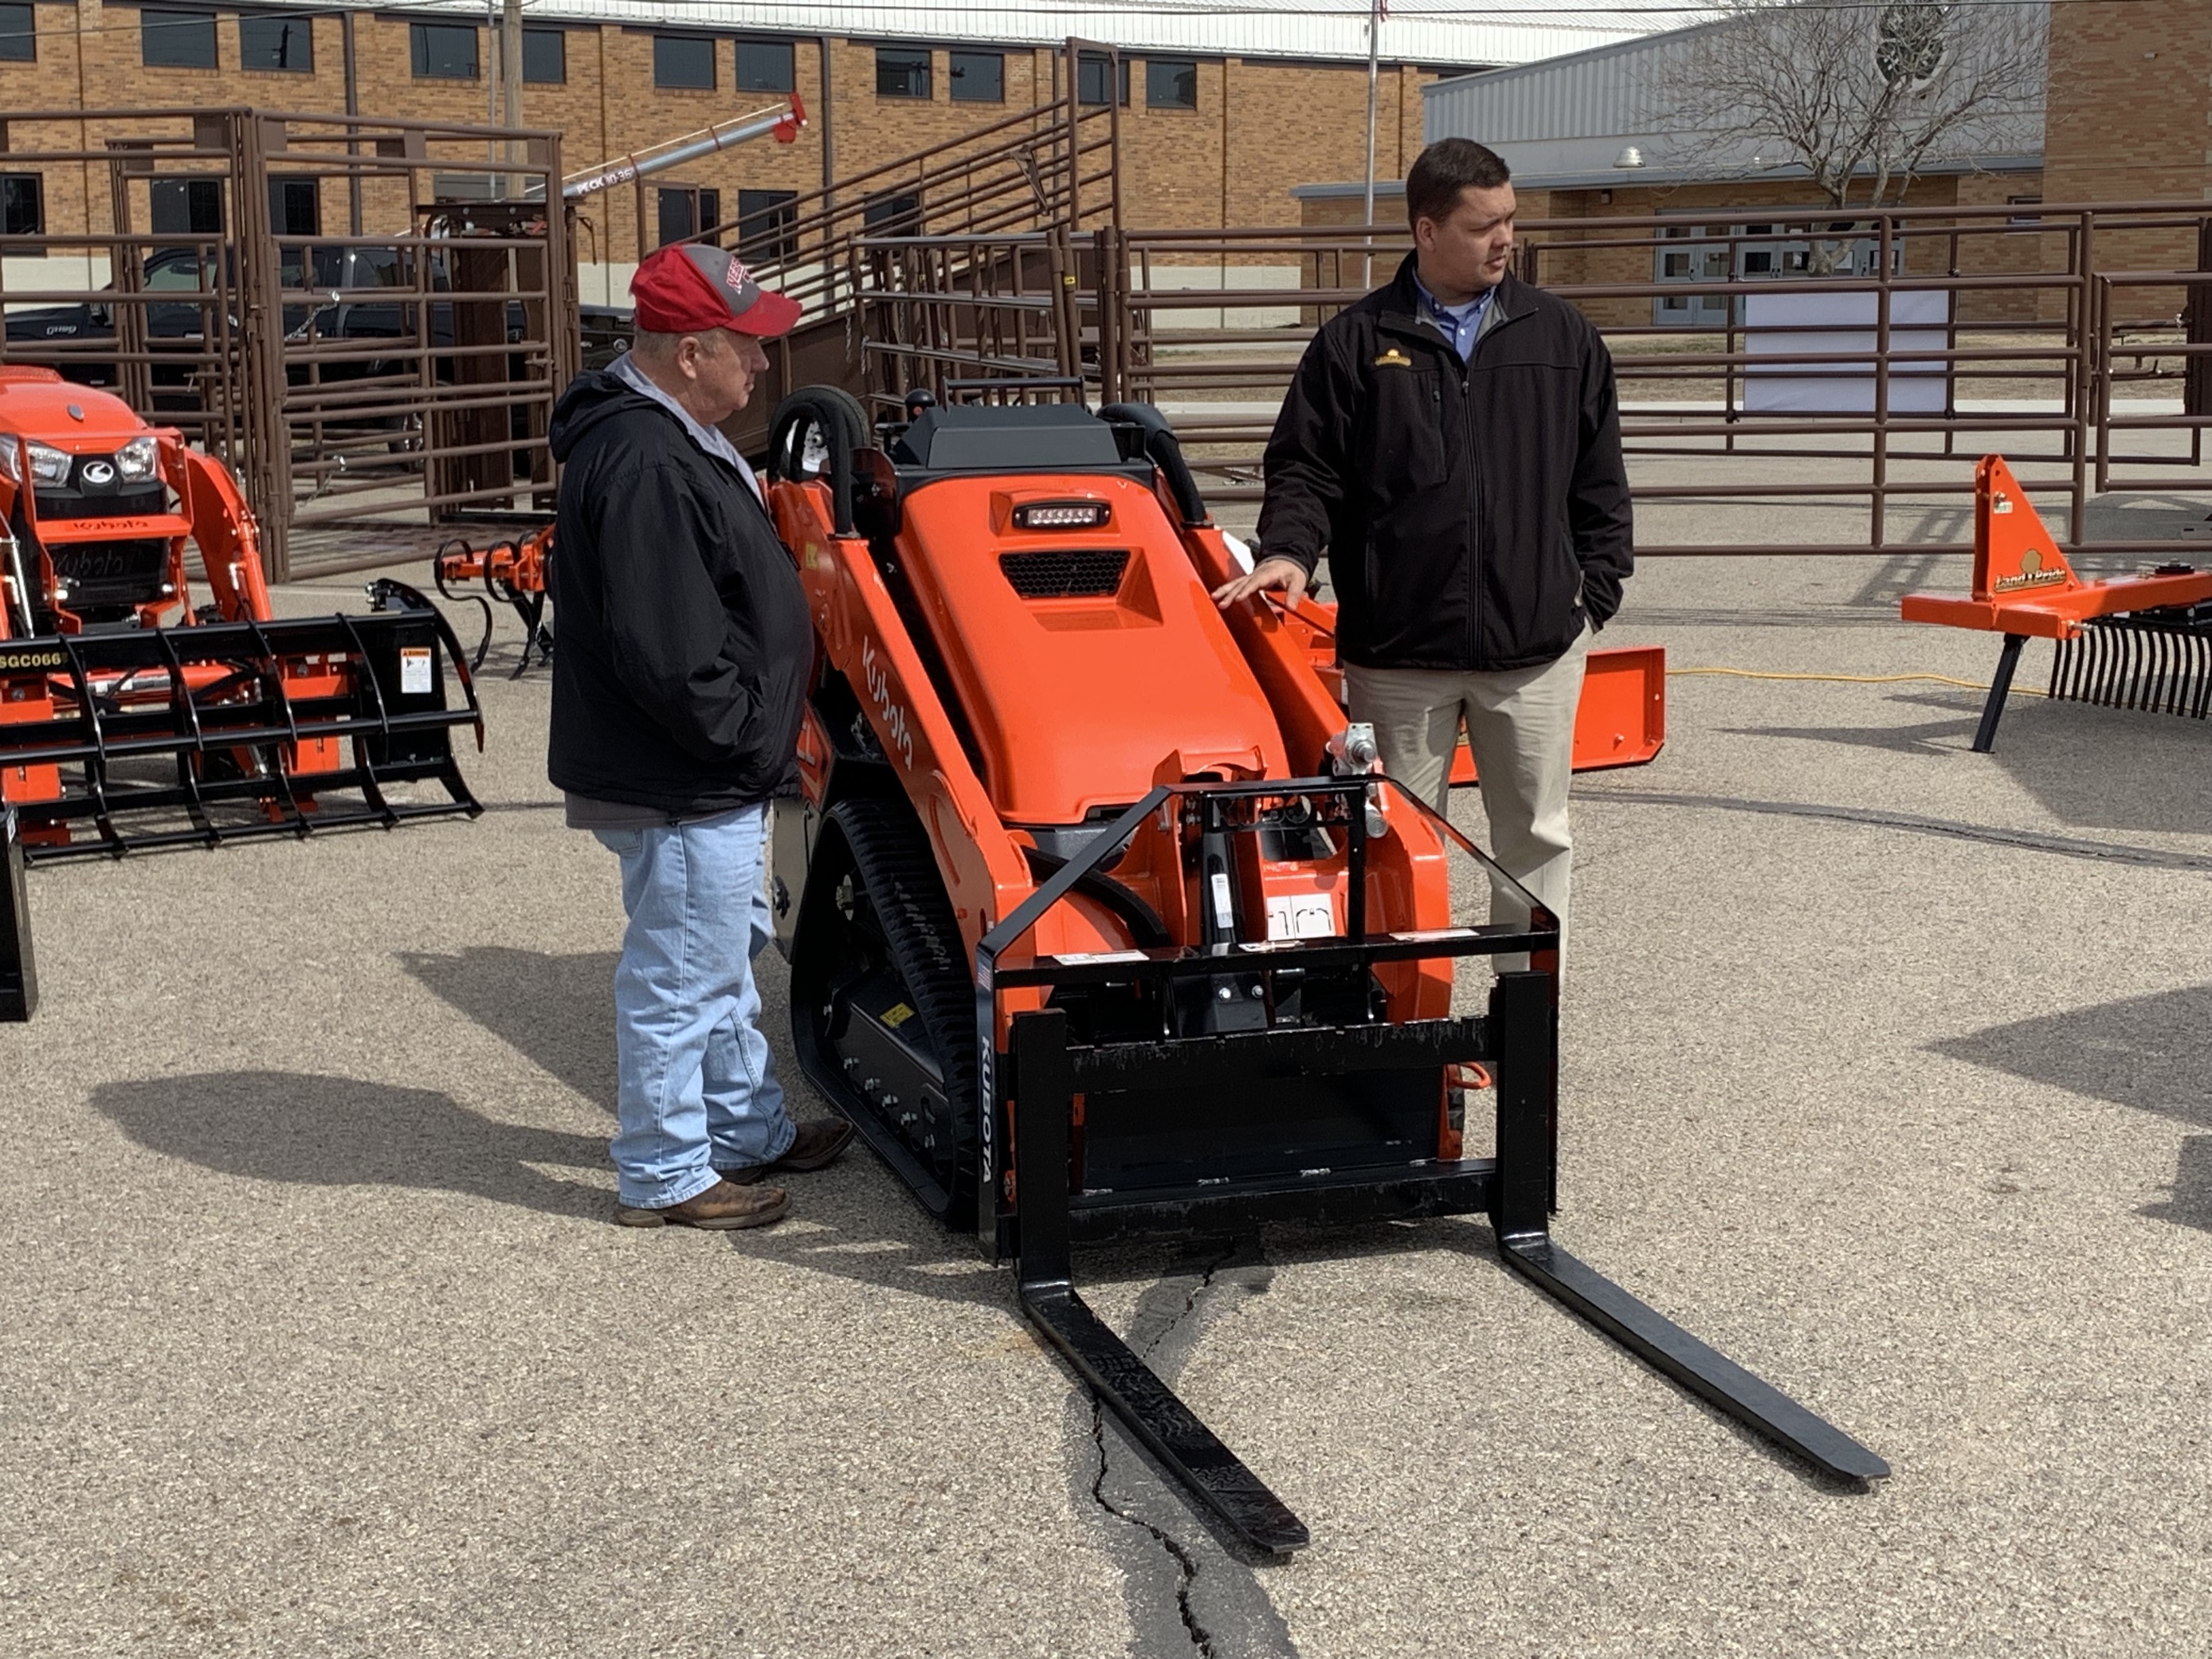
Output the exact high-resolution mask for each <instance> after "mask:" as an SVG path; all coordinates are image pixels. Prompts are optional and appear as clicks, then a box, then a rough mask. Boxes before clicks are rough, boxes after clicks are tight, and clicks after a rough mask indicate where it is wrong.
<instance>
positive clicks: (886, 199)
mask: <svg viewBox="0 0 2212 1659" xmlns="http://www.w3.org/2000/svg"><path fill="white" fill-rule="evenodd" d="M860 218H861V222H862V225H863V228H865V229H866V232H867V234H869V235H871V236H919V235H921V197H920V196H918V195H915V194H913V193H911V192H901V191H885V192H884V194H883V195H881V196H871V197H868V200H867V204H866V207H864V208H863V209H862V210H861V212H860Z"/></svg>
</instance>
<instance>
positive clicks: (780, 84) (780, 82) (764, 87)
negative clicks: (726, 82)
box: [738, 40, 799, 92]
mask: <svg viewBox="0 0 2212 1659" xmlns="http://www.w3.org/2000/svg"><path fill="white" fill-rule="evenodd" d="M798 86H799V67H798V65H797V64H796V63H794V62H793V54H792V46H791V42H790V41H788V40H740V41H738V91H739V92H791V91H794V90H796V89H797V88H798Z"/></svg>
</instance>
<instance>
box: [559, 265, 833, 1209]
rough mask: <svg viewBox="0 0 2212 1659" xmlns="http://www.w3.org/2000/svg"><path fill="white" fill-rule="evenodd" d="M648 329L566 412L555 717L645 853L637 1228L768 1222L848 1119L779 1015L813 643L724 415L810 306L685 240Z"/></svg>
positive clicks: (622, 992) (634, 1140)
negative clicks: (778, 951)
mask: <svg viewBox="0 0 2212 1659" xmlns="http://www.w3.org/2000/svg"><path fill="white" fill-rule="evenodd" d="M630 295H631V297H632V298H633V299H634V300H635V301H636V302H637V335H636V339H635V343H634V344H633V345H632V346H631V348H630V349H629V352H628V353H627V354H626V355H625V356H623V357H621V358H618V359H617V361H616V362H615V364H614V365H613V367H611V368H607V369H602V370H593V371H590V372H587V373H586V374H580V375H578V376H577V377H576V379H575V380H574V382H572V383H571V384H570V386H569V387H568V391H566V392H563V393H562V397H561V402H560V404H559V406H558V407H557V408H556V409H555V410H554V411H553V422H552V428H551V438H552V447H553V453H554V454H555V455H556V457H557V458H558V459H560V460H561V462H562V475H561V499H560V509H559V518H558V520H557V522H556V530H555V533H554V545H555V547H556V554H555V556H554V559H553V562H552V594H553V604H554V607H555V609H556V612H557V613H558V615H559V617H560V627H561V648H560V649H559V651H557V652H556V653H555V655H554V662H553V732H552V740H551V747H550V755H549V757H548V761H547V766H546V770H547V773H548V775H550V777H551V779H552V781H554V782H555V783H556V784H557V785H558V786H560V787H561V788H562V791H564V792H565V793H566V794H567V797H568V823H569V824H570V825H571V826H572V827H574V828H578V829H589V830H591V831H592V833H593V834H595V835H596V836H598V837H599V841H600V842H602V843H604V844H605V846H606V847H607V848H608V849H609V850H611V851H612V852H614V853H615V854H618V855H619V856H620V858H621V860H622V878H623V909H624V911H625V912H626V913H627V914H628V915H629V927H628V929H627V930H626V931H625V933H623V953H622V961H621V963H620V965H619V966H617V968H616V969H615V1014H616V1053H617V1066H618V1070H619V1073H620V1075H619V1085H618V1089H617V1100H616V1110H617V1117H618V1118H619V1120H620V1125H621V1127H620V1131H619V1133H617V1134H616V1136H615V1139H614V1145H613V1153H614V1161H615V1168H616V1171H617V1176H618V1185H617V1205H616V1211H615V1214H616V1218H617V1220H619V1221H621V1222H623V1224H624V1225H629V1226H637V1227H653V1226H661V1225H668V1224H671V1223H673V1224H676V1225H684V1226H693V1227H715V1228H726V1227H755V1226H760V1225H763V1224H765V1223H768V1222H772V1221H775V1220H778V1219H780V1218H781V1217H782V1215H783V1213H784V1211H785V1208H786V1207H787V1198H786V1195H785V1194H784V1192H783V1191H782V1189H781V1188H777V1187H769V1186H763V1185H760V1184H758V1183H759V1182H760V1178H761V1176H763V1174H765V1173H767V1172H769V1171H770V1170H775V1171H778V1172H781V1171H784V1170H817V1169H820V1168H821V1167H822V1166H823V1165H824V1164H828V1163H829V1162H830V1161H831V1160H832V1159H833V1158H836V1156H837V1155H838V1154H839V1153H840V1152H842V1151H843V1150H844V1147H845V1144H846V1142H847V1141H848V1140H849V1139H851V1137H852V1127H851V1125H849V1124H845V1123H822V1122H816V1123H809V1124H806V1125H804V1126H802V1127H797V1128H794V1127H793V1124H792V1122H791V1120H790V1119H789V1118H788V1117H787V1116H786V1115H785V1113H784V1109H783V1090H782V1087H781V1085H779V1084H778V1083H777V1081H776V1079H775V1070H774V1067H773V1065H772V1063H771V1060H770V1058H769V1045H768V1039H767V1038H766V1037H764V1036H762V1035H761V1031H760V1028H759V1024H758V1021H759V1016H760V992H759V989H758V987H757V986H756V985H755V983H754V981H753V975H752V958H753V957H755V956H757V954H758V953H759V951H760V948H761V946H762V945H763V944H764V943H765V942H766V941H767V939H768V938H769V927H768V923H767V902H766V899H765V897H764V896H763V892H762V883H761V874H762V872H761V849H762V844H763V839H764V830H765V827H766V823H767V813H768V802H769V799H770V798H771V797H772V796H774V795H775V794H777V793H780V792H781V790H782V788H783V787H784V786H785V784H786V782H787V780H788V779H789V777H790V776H791V775H792V773H793V768H794V766H795V764H796V762H795V759H794V756H795V751H796V747H797V741H798V733H799V710H800V705H801V702H802V701H803V699H804V697H805V691H806V680H807V675H808V671H809V670H810V668H811V663H812V656H813V648H814V641H813V632H812V629H811V626H810V625H809V623H808V619H807V614H806V601H805V594H804V593H803V592H801V590H800V588H799V576H798V573H797V571H796V570H795V569H794V568H793V564H792V562H791V556H790V555H789V554H788V553H787V552H786V551H785V550H784V548H783V544H781V542H780V541H779V540H778V539H777V538H776V533H775V526H774V525H773V524H772V523H771V522H770V521H769V516H768V512H767V509H766V507H765V506H764V505H763V500H762V496H761V493H760V484H759V482H758V481H757V479H756V478H755V477H753V473H752V470H751V469H750V467H748V466H747V465H745V463H744V458H743V457H741V456H740V455H738V453H737V451H736V449H735V448H734V447H732V445H731V443H730V441H729V439H728V438H727V437H726V436H724V435H723V434H722V433H721V432H720V431H719V430H717V429H716V423H717V422H720V421H725V420H727V419H728V418H729V417H730V416H732V415H733V414H735V413H736V412H737V411H738V410H740V409H742V408H744V405H745V404H746V402H747V401H748V399H750V397H751V395H752V388H753V384H754V380H755V377H756V376H757V374H759V373H760V371H761V370H762V369H763V368H767V367H768V358H767V356H766V354H765V353H764V352H763V350H762V349H761V345H760V340H761V338H762V337H768V336H774V335H777V334H781V333H782V332H784V331H786V330H787V329H788V328H789V327H790V326H791V325H792V324H793V322H795V321H797V320H798V317H799V307H798V306H797V305H795V304H794V303H793V302H792V301H790V300H787V299H786V298H785V297H784V296H783V295H779V294H770V293H768V292H766V291H764V290H763V289H761V288H760V286H759V285H758V284H757V283H755V282H754V281H753V280H752V278H751V276H750V274H749V273H748V272H747V271H746V270H745V268H744V265H743V264H740V263H738V260H736V259H735V258H732V256H731V255H730V254H728V253H726V252H723V251H722V250H721V249H719V248H714V247H702V246H679V247H667V248H663V249H661V250H660V251H659V252H657V253H655V254H653V256H652V257H651V258H647V260H645V261H644V262H643V263H642V264H640V266H639V267H638V271H637V275H636V276H635V278H634V279H633V280H632V281H631V283H630Z"/></svg>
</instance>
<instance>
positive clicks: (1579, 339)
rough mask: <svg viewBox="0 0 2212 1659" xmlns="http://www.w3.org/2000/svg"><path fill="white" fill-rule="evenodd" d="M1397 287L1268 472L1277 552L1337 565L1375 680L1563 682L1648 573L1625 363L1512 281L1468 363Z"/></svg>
mask: <svg viewBox="0 0 2212 1659" xmlns="http://www.w3.org/2000/svg"><path fill="white" fill-rule="evenodd" d="M1419 298H1420V295H1419V289H1416V288H1415V287H1414V285H1413V255H1411V254H1408V255H1407V257H1406V262H1405V264H1402V265H1401V266H1400V267H1399V270H1398V276H1397V280H1396V281H1395V282H1394V283H1391V284H1390V285H1389V287H1387V288H1382V289H1376V291H1375V292H1374V293H1372V294H1370V295H1367V297H1366V298H1364V299H1363V300H1360V301H1358V302H1356V303H1355V304H1353V305H1351V306H1348V307H1346V308H1345V309H1344V310H1343V311H1342V312H1340V313H1338V314H1337V315H1336V316H1335V317H1334V318H1333V319H1330V320H1329V321H1328V323H1326V324H1324V325H1322V329H1321V331H1320V332H1319V333H1318V334H1316V336H1315V337H1314V340H1313V343H1312V344H1310V346H1308V347H1307V349H1306V354H1305V357H1304V361H1303V362H1300V363H1299V365H1298V372H1297V379H1296V380H1294V381H1292V383H1291V390H1290V395H1289V396H1288V397H1287V398H1285V399H1284V402H1283V408H1282V413H1281V414H1280V415H1279V416H1278V417H1277V419H1276V422H1275V431H1274V435H1273V437H1272V438H1271V439H1270V440H1269V441H1268V443H1267V500H1266V502H1265V505H1264V506H1263V507H1261V513H1260V531H1259V538H1260V549H1261V553H1262V554H1263V555H1264V556H1271V557H1272V556H1282V557H1285V558H1292V559H1296V560H1297V561H1298V562H1300V563H1301V564H1303V565H1304V566H1305V567H1306V568H1307V570H1308V571H1309V572H1310V571H1311V570H1312V569H1313V568H1314V565H1315V562H1316V561H1317V560H1318V559H1319V558H1320V556H1321V554H1322V550H1323V549H1324V548H1326V549H1327V550H1328V568H1329V580H1330V582H1331V584H1332V585H1333V586H1334V588H1335V590H1336V597H1337V607H1338V608H1337V629H1338V632H1337V651H1338V654H1339V655H1340V657H1342V658H1343V659H1345V660H1346V661H1347V662H1352V663H1358V664H1359V665H1362V666H1364V667H1370V668H1444V669H1507V668H1528V667H1534V666H1535V665H1538V664H1540V663H1547V662H1550V661H1551V660H1553V659H1554V658H1556V657H1558V656H1559V654H1560V653H1562V652H1564V651H1565V650H1566V648H1567V647H1569V646H1571V645H1572V644H1573V643H1574V642H1575V641H1576V639H1577V637H1578V636H1579V635H1581V633H1582V630H1583V622H1584V620H1585V619H1587V620H1588V621H1589V623H1590V624H1591V625H1592V626H1594V627H1598V628H1602V627H1603V626H1604V625H1605V623H1606V622H1607V618H1609V617H1611V616H1612V615H1613V612H1614V611H1617V610H1618V609H1620V586H1621V583H1622V582H1623V581H1624V580H1626V578H1627V576H1628V574H1629V573H1630V570H1631V568H1632V566H1633V563H1634V559H1633V555H1632V549H1633V546H1634V543H1635V535H1634V530H1633V526H1632V523H1631V520H1630V514H1629V502H1628V475H1627V470H1626V466H1625V465H1623V462H1622V459H1621V453H1620V406H1619V404H1618V401H1617V399H1616V395H1615V392H1614V390H1613V359H1612V357H1611V356H1609V355H1608V354H1607V351H1606V349H1605V344H1604V342H1603V341H1601V339H1599V337H1598V334H1597V331H1596V330H1595V328H1593V327H1591V326H1590V325H1589V321H1588V319H1585V318H1584V317H1583V314H1582V313H1580V312H1578V311H1577V310H1576V309H1575V308H1574V307H1572V306H1571V305H1569V304H1567V303H1566V302H1565V301H1563V300H1559V299H1555V298H1553V296H1552V295H1548V294H1546V293H1544V292H1543V291H1542V290H1541V289H1534V288H1531V287H1529V286H1528V284H1527V283H1522V282H1520V281H1518V280H1516V278H1514V277H1513V276H1507V277H1506V278H1505V280H1504V282H1503V283H1500V284H1499V285H1498V289H1497V290H1496V291H1495V293H1494V294H1493V295H1492V298H1491V301H1490V303H1491V305H1492V307H1493V308H1494V309H1495V312H1496V314H1495V315H1494V316H1492V317H1489V318H1486V319H1485V321H1486V327H1485V328H1484V329H1483V331H1482V334H1481V337H1480V338H1479V339H1478V340H1477V341H1476V343H1475V346H1474V352H1473V353H1472V355H1471V356H1470V358H1469V360H1468V362H1467V363H1465V364H1464V365H1462V363H1461V362H1460V360H1459V354H1458V353H1457V352H1456V351H1455V350H1454V349H1452V347H1451V344H1450V343H1449V342H1448V341H1447V340H1445V338H1444V337H1443V335H1442V334H1441V333H1439V332H1438V331H1437V330H1436V329H1435V328H1434V327H1432V326H1431V325H1428V324H1425V323H1423V322H1421V321H1420V320H1419V318H1420V306H1419Z"/></svg>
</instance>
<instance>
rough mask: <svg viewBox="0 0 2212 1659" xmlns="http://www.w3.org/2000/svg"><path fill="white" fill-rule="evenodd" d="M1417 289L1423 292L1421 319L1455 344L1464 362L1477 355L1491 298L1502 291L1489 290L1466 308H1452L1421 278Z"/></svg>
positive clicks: (1452, 345)
mask: <svg viewBox="0 0 2212 1659" xmlns="http://www.w3.org/2000/svg"><path fill="white" fill-rule="evenodd" d="M1413 286H1414V287H1415V288H1416V289H1419V290H1420V295H1421V320H1422V321H1423V322H1425V323H1427V324H1429V325H1431V327H1433V328H1434V329H1436V331H1437V332H1438V333H1440V334H1442V335H1443V337H1444V338H1445V339H1447V340H1449V341H1450V342H1451V348H1452V349H1453V350H1454V351H1456V352H1457V353H1459V360H1460V362H1462V363H1463V362H1466V361H1467V360H1468V357H1470V356H1473V355H1474V343H1475V340H1476V338H1477V337H1479V336H1480V334H1481V333H1482V313H1484V312H1485V311H1486V310H1488V309H1489V307H1490V296H1491V295H1493V294H1495V293H1497V292H1498V290H1497V289H1494V288H1486V289H1483V290H1482V292H1481V293H1480V294H1478V295H1475V296H1474V298H1473V299H1472V300H1469V301H1468V302H1467V303H1466V304H1465V305H1463V306H1448V305H1446V304H1444V303H1443V301H1441V300H1439V299H1437V296H1436V295H1433V294H1431V293H1430V292H1429V290H1428V289H1427V288H1426V287H1425V286H1424V284H1423V283H1422V282H1421V279H1420V278H1419V277H1418V276H1416V277H1414V278H1413Z"/></svg>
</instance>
